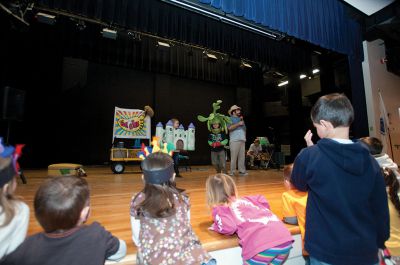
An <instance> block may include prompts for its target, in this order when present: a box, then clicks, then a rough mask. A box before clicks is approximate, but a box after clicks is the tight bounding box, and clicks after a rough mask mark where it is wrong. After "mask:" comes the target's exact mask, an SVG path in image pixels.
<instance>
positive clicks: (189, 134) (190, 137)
mask: <svg viewBox="0 0 400 265" xmlns="http://www.w3.org/2000/svg"><path fill="white" fill-rule="evenodd" d="M195 133H196V128H195V127H194V125H193V123H190V124H189V127H188V129H187V130H185V128H184V127H183V125H182V124H181V125H180V126H179V128H177V129H174V127H173V123H172V121H171V120H169V121H168V122H167V124H166V125H165V129H164V126H163V124H162V123H161V122H159V123H158V124H157V126H156V136H157V137H159V139H160V141H161V142H163V143H172V144H174V145H175V148H176V149H177V150H187V151H194V149H195Z"/></svg>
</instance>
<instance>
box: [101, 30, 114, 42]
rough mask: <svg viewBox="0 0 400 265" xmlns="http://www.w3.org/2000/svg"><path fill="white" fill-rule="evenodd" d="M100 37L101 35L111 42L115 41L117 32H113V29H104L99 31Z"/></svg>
mask: <svg viewBox="0 0 400 265" xmlns="http://www.w3.org/2000/svg"><path fill="white" fill-rule="evenodd" d="M101 35H102V36H103V37H104V38H107V39H112V40H115V39H117V31H116V30H113V29H109V28H104V29H103V30H102V31H101Z"/></svg>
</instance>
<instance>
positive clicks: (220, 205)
mask: <svg viewBox="0 0 400 265" xmlns="http://www.w3.org/2000/svg"><path fill="white" fill-rule="evenodd" d="M206 193H207V202H208V205H209V206H210V207H212V217H213V220H214V223H213V224H212V226H211V228H210V229H211V230H213V231H216V232H218V233H221V234H225V235H232V234H234V233H236V234H237V236H238V237H239V243H240V245H241V247H242V258H243V263H244V264H273V265H277V264H283V263H284V262H285V261H286V259H287V257H288V256H289V252H290V249H291V248H292V243H293V238H292V236H291V234H290V232H289V230H288V229H287V228H286V227H285V225H284V224H283V223H282V221H280V220H279V218H278V217H277V216H276V215H275V214H273V213H272V211H271V210H270V206H269V204H268V202H267V200H266V199H265V197H264V196H262V195H254V196H245V197H242V198H239V197H238V192H237V189H236V185H235V182H234V181H233V179H232V178H231V177H229V176H228V175H225V174H217V175H214V176H210V177H209V178H208V179H207V182H206Z"/></svg>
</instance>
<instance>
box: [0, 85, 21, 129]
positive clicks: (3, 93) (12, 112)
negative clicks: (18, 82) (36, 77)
mask: <svg viewBox="0 0 400 265" xmlns="http://www.w3.org/2000/svg"><path fill="white" fill-rule="evenodd" d="M0 104H1V106H0V114H1V116H0V118H1V119H2V120H16V121H22V119H23V116H24V105H25V91H24V90H20V89H16V88H12V87H8V86H6V87H3V88H1V90H0Z"/></svg>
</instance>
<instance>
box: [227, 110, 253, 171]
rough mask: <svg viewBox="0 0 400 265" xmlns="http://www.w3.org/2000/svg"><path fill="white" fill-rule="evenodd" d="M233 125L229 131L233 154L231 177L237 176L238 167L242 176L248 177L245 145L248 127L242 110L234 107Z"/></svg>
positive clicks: (231, 111)
mask: <svg viewBox="0 0 400 265" xmlns="http://www.w3.org/2000/svg"><path fill="white" fill-rule="evenodd" d="M228 113H229V115H230V116H231V122H232V123H231V124H230V125H229V127H228V130H229V149H230V153H231V171H230V173H229V175H231V176H233V175H234V174H235V170H236V166H237V168H238V170H239V175H240V176H247V175H248V173H247V172H246V166H245V155H246V154H245V144H246V125H245V123H244V121H243V117H242V109H241V108H240V107H238V106H236V105H233V106H232V107H231V108H230V109H229V111H228Z"/></svg>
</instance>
